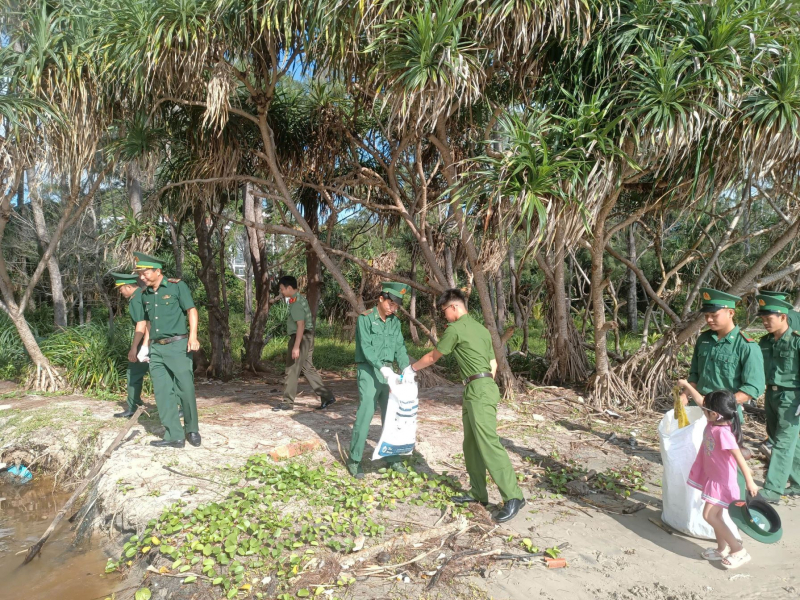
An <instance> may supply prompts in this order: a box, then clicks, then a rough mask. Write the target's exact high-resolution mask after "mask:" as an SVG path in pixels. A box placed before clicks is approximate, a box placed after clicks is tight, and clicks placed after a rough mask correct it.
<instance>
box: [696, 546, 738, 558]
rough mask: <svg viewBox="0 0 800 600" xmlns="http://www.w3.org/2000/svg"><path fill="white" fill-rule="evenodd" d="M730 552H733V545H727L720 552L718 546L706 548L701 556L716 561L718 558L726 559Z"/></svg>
mask: <svg viewBox="0 0 800 600" xmlns="http://www.w3.org/2000/svg"><path fill="white" fill-rule="evenodd" d="M730 553H731V547H730V546H725V549H724V550H723V551H722V552H720V551H719V550H717V549H716V548H706V549H705V550H703V552H702V554H701V556H702V557H703V558H705V559H706V560H710V561H716V560H724V559H725V558H727V557H728V555H729V554H730Z"/></svg>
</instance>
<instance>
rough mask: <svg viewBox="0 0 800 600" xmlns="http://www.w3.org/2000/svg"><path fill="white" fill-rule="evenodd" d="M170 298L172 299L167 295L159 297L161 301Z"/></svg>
mask: <svg viewBox="0 0 800 600" xmlns="http://www.w3.org/2000/svg"><path fill="white" fill-rule="evenodd" d="M170 298H172V296H170V295H169V294H167V295H166V296H161V299H162V300H169V299H170Z"/></svg>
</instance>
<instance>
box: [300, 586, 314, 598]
mask: <svg viewBox="0 0 800 600" xmlns="http://www.w3.org/2000/svg"><path fill="white" fill-rule="evenodd" d="M310 595H311V592H309V591H308V590H307V589H306V588H302V589H300V590H297V597H298V598H308V597H309V596H310Z"/></svg>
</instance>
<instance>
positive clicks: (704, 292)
mask: <svg viewBox="0 0 800 600" xmlns="http://www.w3.org/2000/svg"><path fill="white" fill-rule="evenodd" d="M700 297H701V298H702V299H703V306H702V307H701V308H700V310H702V311H703V312H717V311H718V310H719V309H720V308H736V303H737V302H738V301H739V300H741V298H740V297H739V296H734V295H733V294H728V293H727V292H721V291H719V290H715V289H713V288H700Z"/></svg>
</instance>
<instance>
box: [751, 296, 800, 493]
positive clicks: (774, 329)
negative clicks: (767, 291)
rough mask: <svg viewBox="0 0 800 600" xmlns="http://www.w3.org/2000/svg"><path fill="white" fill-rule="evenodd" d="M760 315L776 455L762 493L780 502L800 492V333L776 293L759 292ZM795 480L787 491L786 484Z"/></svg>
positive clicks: (768, 413) (770, 429)
mask: <svg viewBox="0 0 800 600" xmlns="http://www.w3.org/2000/svg"><path fill="white" fill-rule="evenodd" d="M756 300H757V301H758V307H759V310H758V314H759V316H760V317H761V320H762V321H763V323H764V329H766V330H767V334H766V335H765V336H764V337H762V338H761V341H759V343H758V345H759V346H760V348H761V352H762V354H763V355H764V370H765V372H766V380H767V392H766V397H765V401H764V408H765V409H766V416H767V435H768V436H769V437H770V439H771V440H772V441H773V447H772V452H771V454H772V457H771V459H770V462H769V470H768V471H767V478H766V480H765V482H764V488H763V489H762V490H761V495H762V496H763V497H764V499H765V500H768V501H771V502H777V501H779V500H780V498H781V496H782V495H784V494H787V493H788V494H793V495H797V494H800V455H799V454H798V453H797V452H796V448H797V438H798V435H800V333H798V332H797V331H795V330H793V329H792V328H791V327H790V326H789V319H788V314H789V311H790V310H792V305H791V304H789V303H788V302H786V301H784V300H780V299H778V298H775V297H774V296H766V295H763V294H762V295H759V296H756ZM790 479H791V480H792V485H791V487H790V488H789V489H788V490H787V489H786V484H787V483H788V482H789V480H790Z"/></svg>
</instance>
